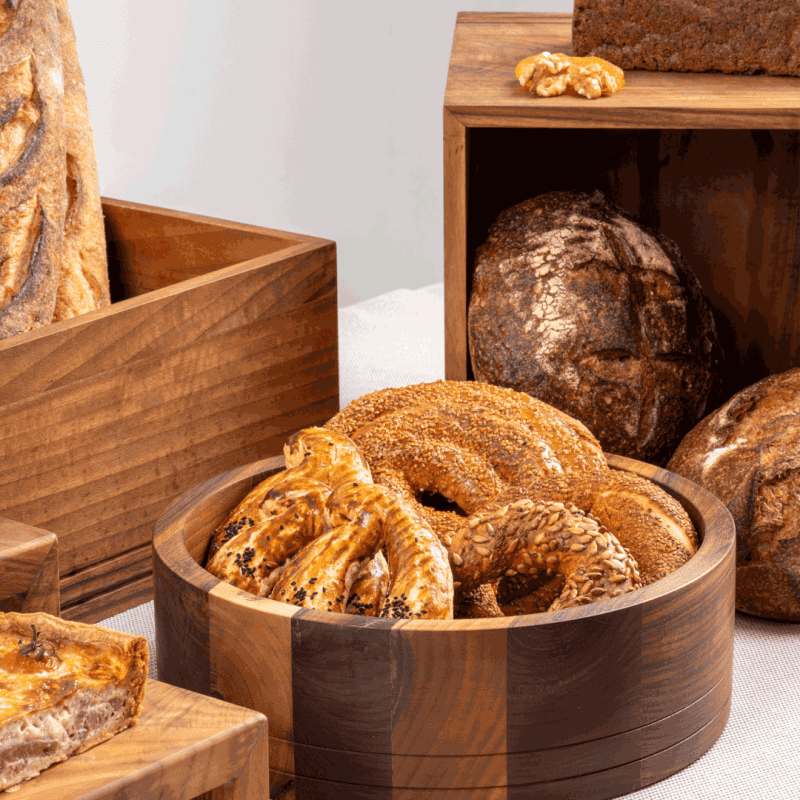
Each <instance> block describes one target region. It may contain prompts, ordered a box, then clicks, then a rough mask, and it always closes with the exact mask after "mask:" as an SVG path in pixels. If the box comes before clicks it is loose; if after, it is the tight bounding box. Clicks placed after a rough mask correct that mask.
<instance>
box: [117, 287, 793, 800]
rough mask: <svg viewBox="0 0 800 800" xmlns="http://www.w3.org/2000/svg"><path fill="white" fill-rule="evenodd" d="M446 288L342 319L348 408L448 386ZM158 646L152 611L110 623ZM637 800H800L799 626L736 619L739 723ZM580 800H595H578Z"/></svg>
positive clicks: (634, 797) (391, 299)
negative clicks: (368, 398)
mask: <svg viewBox="0 0 800 800" xmlns="http://www.w3.org/2000/svg"><path fill="white" fill-rule="evenodd" d="M443 331H444V287H443V285H442V284H441V283H439V284H434V285H432V286H426V287H424V288H422V289H416V290H409V289H398V290H396V291H393V292H388V293H387V294H384V295H381V296H380V297H376V298H373V299H371V300H366V301H364V302H361V303H356V304H355V305H352V306H347V307H345V308H342V309H340V310H339V373H340V398H341V404H342V406H344V405H346V404H347V403H349V402H350V401H351V400H354V399H355V398H357V397H360V396H361V395H362V394H366V393H367V392H370V391H373V390H375V389H382V388H385V387H387V386H403V385H405V384H409V383H420V382H422V381H433V380H437V379H439V378H443V377H444V334H443ZM102 624H103V625H106V626H108V627H110V628H114V629H116V630H121V631H126V632H129V633H137V634H141V635H144V636H146V637H147V639H148V641H149V643H150V651H151V662H150V673H151V675H152V676H153V677H158V676H157V672H156V664H155V652H156V641H155V629H154V623H153V604H152V602H150V603H145V604H144V605H141V606H138V607H137V608H134V609H131V610H130V611H126V612H124V613H122V614H118V615H116V616H114V617H111V618H110V619H107V620H105V621H104V622H103V623H102ZM625 797H626V798H631V800H774V798H782V800H794V798H800V624H794V623H778V622H770V621H767V620H762V619H757V618H755V617H748V616H746V615H744V614H739V613H737V615H736V633H735V640H734V661H733V698H732V707H731V715H730V719H729V721H728V724H727V726H726V728H725V730H724V731H723V733H722V736H721V737H720V738H719V740H718V741H717V742H716V743H715V744H714V746H713V747H712V748H711V749H710V750H709V751H708V752H707V753H706V754H705V755H704V756H702V757H701V758H700V759H698V760H697V761H696V762H695V763H693V764H691V765H689V766H688V767H686V769H684V770H682V771H681V772H678V773H677V774H675V775H672V776H671V777H669V778H667V779H665V780H663V781H661V782H659V783H656V784H654V785H652V786H648V787H646V788H644V789H641V790H639V791H637V792H633V793H632V794H628V795H625ZM576 800H591V799H590V798H585V799H584V798H576Z"/></svg>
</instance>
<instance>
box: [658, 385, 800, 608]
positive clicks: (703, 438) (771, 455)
mask: <svg viewBox="0 0 800 800" xmlns="http://www.w3.org/2000/svg"><path fill="white" fill-rule="evenodd" d="M667 467H668V469H670V470H671V471H673V472H676V473H678V474H679V475H683V476H684V477H686V478H689V479H690V480H692V481H694V482H695V483H698V484H700V485H701V486H703V487H704V488H705V489H708V491H710V492H712V493H713V494H715V495H716V496H717V497H718V498H719V499H720V500H721V501H722V502H723V503H724V504H725V505H726V506H727V507H728V510H729V511H730V512H731V514H732V516H733V519H734V522H735V523H736V607H737V608H738V609H739V610H740V611H745V612H747V613H748V614H754V615H757V616H761V617H770V618H773V619H785V620H795V621H800V369H792V370H789V371H788V372H783V373H780V374H778V375H770V376H769V377H767V378H764V379H763V380H761V381H759V382H758V383H755V384H753V385H752V386H749V387H748V388H746V389H744V390H742V391H741V392H739V393H738V394H736V395H734V396H733V397H732V398H731V399H730V400H729V401H728V402H727V403H725V404H724V405H723V406H722V407H721V408H719V409H717V410H716V411H714V412H713V413H712V414H709V415H708V416H707V417H706V418H705V419H703V420H702V422H700V423H699V424H698V425H697V426H696V427H695V428H694V429H693V430H691V431H690V432H689V433H688V434H687V435H686V437H685V438H684V439H683V441H682V442H681V443H680V445H679V447H678V448H677V450H676V451H675V454H674V455H673V456H672V458H671V459H670V461H669V464H668V465H667Z"/></svg>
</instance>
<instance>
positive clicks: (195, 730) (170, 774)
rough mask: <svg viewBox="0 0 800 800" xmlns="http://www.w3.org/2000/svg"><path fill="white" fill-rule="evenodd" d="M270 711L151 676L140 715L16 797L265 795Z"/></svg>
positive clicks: (96, 799)
mask: <svg viewBox="0 0 800 800" xmlns="http://www.w3.org/2000/svg"><path fill="white" fill-rule="evenodd" d="M267 741H268V737H267V720H266V718H265V717H264V715H263V714H260V713H258V712H253V711H248V710H244V709H241V708H238V707H236V706H234V705H231V704H230V703H223V702H221V701H219V700H215V699H213V698H210V697H199V696H197V695H196V694H193V693H192V692H187V691H185V690H183V689H178V688H177V687H175V686H168V685H167V684H165V683H160V682H158V681H154V680H148V682H147V688H146V691H145V699H144V705H143V708H142V713H141V716H140V717H139V721H138V722H137V723H136V724H135V725H133V726H131V727H130V728H127V729H126V730H124V731H122V733H118V734H117V735H116V736H114V737H113V738H112V739H109V740H108V741H107V742H103V743H102V744H99V745H97V747H93V748H92V749H91V750H87V751H86V752H85V753H81V754H80V755H77V756H73V757H72V758H68V759H67V760H66V761H62V762H61V763H60V764H55V765H54V766H52V767H50V768H49V769H47V770H45V771H44V772H43V773H42V774H41V775H38V776H37V777H35V778H32V779H31V780H30V781H28V782H27V783H24V784H21V785H20V786H19V788H18V789H17V790H15V793H14V794H13V795H11V794H9V797H13V798H14V800H53V798H58V800H106V799H107V800H142V798H157V797H163V798H169V799H170V800H191V798H193V797H195V796H196V795H199V794H201V793H202V792H206V791H209V790H211V789H215V788H217V787H219V788H218V789H217V791H215V792H214V794H213V797H214V800H265V798H268V797H269V787H268V786H266V785H265V783H266V776H267V774H268V773H269V760H268V759H269V755H268V752H267V751H268V747H267Z"/></svg>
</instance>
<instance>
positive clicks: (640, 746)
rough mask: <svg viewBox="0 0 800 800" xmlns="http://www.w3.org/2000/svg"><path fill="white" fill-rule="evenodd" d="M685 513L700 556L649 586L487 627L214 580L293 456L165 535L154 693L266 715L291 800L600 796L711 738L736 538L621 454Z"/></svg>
mask: <svg viewBox="0 0 800 800" xmlns="http://www.w3.org/2000/svg"><path fill="white" fill-rule="evenodd" d="M609 463H610V464H611V466H613V467H616V468H619V469H626V470H629V471H633V472H636V473H638V474H641V475H644V476H645V477H648V478H650V479H651V480H653V481H655V482H656V483H657V484H659V485H660V486H662V488H664V489H665V490H666V491H668V492H671V493H672V494H673V495H674V496H675V497H677V498H678V500H679V501H681V502H682V503H683V505H684V507H685V508H686V510H687V512H688V513H689V515H690V517H691V518H692V521H693V522H694V524H695V527H696V528H697V530H698V532H699V534H700V537H701V540H702V545H701V547H700V548H699V550H698V552H697V554H696V555H695V556H694V557H693V558H692V559H690V561H689V562H687V563H686V564H685V565H684V566H683V567H681V568H680V569H678V570H676V571H675V572H673V573H672V574H671V575H669V576H667V577H666V578H662V579H661V580H660V581H657V582H655V583H653V584H650V585H649V586H647V587H645V588H643V589H639V590H637V591H635V592H631V593H629V594H625V595H622V596H620V597H618V598H614V599H612V600H605V601H603V602H598V603H593V604H590V605H587V606H582V607H580V608H575V609H567V610H564V611H556V612H551V613H545V614H532V615H528V616H520V617H507V618H501V619H477V620H462V619H459V620H433V621H423V620H394V619H375V618H368V617H353V616H349V615H346V614H328V613H325V612H322V611H316V610H313V609H300V608H297V607H295V606H292V605H287V604H284V603H279V602H276V601H274V600H269V599H266V598H261V597H256V596H255V595H252V594H248V593H246V592H243V591H241V590H239V589H236V588H234V587H233V586H230V585H229V584H227V583H224V582H222V581H220V580H219V579H218V578H216V577H214V576H213V575H211V574H210V573H209V572H206V570H205V569H203V568H202V566H200V565H201V564H202V563H204V561H205V558H206V551H207V549H208V543H209V540H210V538H211V534H212V533H213V531H214V529H215V528H216V526H217V525H218V524H219V523H220V522H221V521H222V520H223V519H224V518H225V517H226V516H227V514H228V512H229V511H230V509H231V508H232V507H233V506H235V505H236V503H238V502H239V500H241V498H242V497H243V496H244V495H245V494H246V493H247V492H248V491H249V490H250V489H251V488H252V487H253V486H254V485H256V484H257V483H258V482H260V481H261V480H263V479H264V478H265V477H267V476H268V475H271V474H273V473H274V472H276V471H278V470H280V469H282V468H283V458H282V457H278V458H272V459H267V460H264V461H260V462H255V463H253V464H249V465H246V466H243V467H237V468H235V469H233V470H231V471H229V472H227V473H224V474H222V475H220V476H218V477H217V478H215V479H211V480H208V481H206V482H205V483H203V484H201V485H199V486H197V487H196V488H195V489H193V490H191V491H189V492H187V493H185V494H184V495H182V496H181V497H180V498H179V499H178V500H176V501H175V503H174V504H173V505H172V506H171V507H170V509H169V510H168V511H167V512H166V513H165V514H164V515H163V516H162V517H161V519H160V520H159V521H158V523H157V525H156V534H155V539H154V542H153V547H154V554H155V615H156V637H157V649H158V675H159V679H161V680H164V681H167V682H168V683H172V684H174V685H177V686H181V687H183V688H186V689H191V690H192V691H196V692H200V693H202V694H209V695H213V696H216V697H220V698H222V699H224V700H228V701H229V702H232V703H236V704H238V705H243V706H247V707H249V708H252V709H255V710H257V711H261V712H262V713H264V714H266V716H267V717H268V719H269V747H270V754H269V764H270V770H271V771H272V773H271V789H272V791H273V792H277V791H278V790H279V789H281V788H282V787H283V786H285V785H287V783H288V782H290V781H294V787H295V790H296V797H297V800H308V799H309V798H318V797H324V798H326V800H353V799H354V798H356V799H357V800H390V799H392V800H449V799H450V798H455V797H457V798H458V800H513V799H514V798H523V797H524V798H526V799H529V800H530V799H538V798H541V800H574V798H578V797H592V798H595V800H601V799H602V798H608V797H614V796H616V795H619V794H623V793H625V792H630V791H633V790H634V789H638V788H640V787H641V786H645V785H647V784H648V783H652V782H653V781H656V780H659V779H660V778H663V777H666V776H667V775H670V774H672V773H673V772H676V771H677V770H679V769H681V768H682V767H684V766H686V765H687V764H689V763H690V762H691V761H694V760H695V759H696V758H698V757H699V756H700V755H702V754H703V753H704V752H706V750H708V748H709V747H710V746H711V745H712V744H713V743H714V741H716V739H717V738H718V736H719V735H720V733H721V732H722V730H723V728H724V726H725V723H726V721H727V718H728V713H729V710H730V697H731V679H732V668H733V623H734V607H733V592H734V557H735V556H734V528H733V519H732V518H731V516H730V514H729V513H728V511H727V510H726V509H725V508H724V507H723V506H722V504H721V503H720V502H719V501H718V500H717V499H716V498H714V497H713V496H712V495H710V494H709V493H708V492H706V491H704V490H703V489H701V488H700V487H698V486H696V485H695V484H693V483H691V482H690V481H687V480H685V479H684V478H681V477H679V476H677V475H674V474H673V473H670V472H667V471H665V470H662V469H658V468H656V467H652V466H650V465H647V464H643V463H641V462H637V461H632V460H630V459H624V458H619V457H613V456H612V457H610V459H609Z"/></svg>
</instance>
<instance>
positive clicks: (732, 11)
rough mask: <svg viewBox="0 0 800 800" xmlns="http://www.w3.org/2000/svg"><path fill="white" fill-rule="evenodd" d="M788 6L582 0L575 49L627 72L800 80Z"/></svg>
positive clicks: (745, 1)
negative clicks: (754, 74)
mask: <svg viewBox="0 0 800 800" xmlns="http://www.w3.org/2000/svg"><path fill="white" fill-rule="evenodd" d="M798 41H800V5H798V3H796V2H786V0H693V2H691V3H687V2H686V0H576V2H575V8H574V15H573V23H572V47H573V49H574V51H575V54H576V55H579V56H587V55H593V56H599V57H600V58H605V59H608V60H609V61H613V62H614V63H615V64H618V65H619V66H620V67H622V68H623V69H651V70H676V71H680V72H709V71H717V72H729V73H731V72H747V73H751V72H765V73H767V74H769V75H800V47H798Z"/></svg>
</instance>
